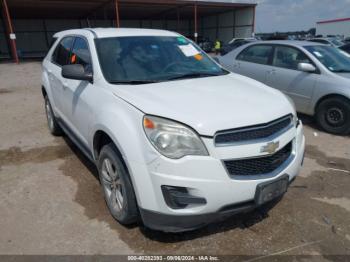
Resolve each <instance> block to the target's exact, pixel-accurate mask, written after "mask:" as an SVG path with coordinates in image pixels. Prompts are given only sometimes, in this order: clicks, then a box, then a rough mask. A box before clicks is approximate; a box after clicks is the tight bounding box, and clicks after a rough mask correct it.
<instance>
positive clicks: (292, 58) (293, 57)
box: [272, 46, 311, 70]
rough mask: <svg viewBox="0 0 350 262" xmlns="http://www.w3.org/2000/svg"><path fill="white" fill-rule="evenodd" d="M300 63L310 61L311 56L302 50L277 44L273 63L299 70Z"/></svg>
mask: <svg viewBox="0 0 350 262" xmlns="http://www.w3.org/2000/svg"><path fill="white" fill-rule="evenodd" d="M299 63H309V64H311V61H310V60H309V58H308V57H307V56H306V55H305V54H304V53H303V52H302V51H300V50H298V49H296V48H293V47H288V46H276V48H275V53H274V56H273V61H272V65H273V66H276V67H282V68H286V69H293V70H298V64H299Z"/></svg>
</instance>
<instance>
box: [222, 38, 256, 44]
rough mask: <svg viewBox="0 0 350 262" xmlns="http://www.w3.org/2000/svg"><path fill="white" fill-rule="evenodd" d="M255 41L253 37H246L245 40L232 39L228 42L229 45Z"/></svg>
mask: <svg viewBox="0 0 350 262" xmlns="http://www.w3.org/2000/svg"><path fill="white" fill-rule="evenodd" d="M254 40H256V39H255V38H254V37H246V38H233V39H232V40H231V41H229V42H228V43H229V44H233V43H235V42H240V41H254Z"/></svg>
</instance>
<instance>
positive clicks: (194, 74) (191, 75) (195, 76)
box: [166, 72, 223, 80]
mask: <svg viewBox="0 0 350 262" xmlns="http://www.w3.org/2000/svg"><path fill="white" fill-rule="evenodd" d="M221 75H223V73H204V72H202V73H188V74H183V75H177V76H173V77H169V78H167V79H166V80H178V79H187V78H199V77H209V76H221Z"/></svg>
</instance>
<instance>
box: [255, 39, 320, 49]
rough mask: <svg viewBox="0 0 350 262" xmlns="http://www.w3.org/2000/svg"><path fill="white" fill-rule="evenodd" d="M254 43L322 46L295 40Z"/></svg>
mask: <svg viewBox="0 0 350 262" xmlns="http://www.w3.org/2000/svg"><path fill="white" fill-rule="evenodd" d="M256 43H268V44H280V45H283V44H284V45H293V46H299V47H303V46H316V45H322V46H323V44H321V43H315V42H310V41H297V40H270V41H258V42H254V44H256Z"/></svg>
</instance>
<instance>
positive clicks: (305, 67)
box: [298, 63, 316, 73]
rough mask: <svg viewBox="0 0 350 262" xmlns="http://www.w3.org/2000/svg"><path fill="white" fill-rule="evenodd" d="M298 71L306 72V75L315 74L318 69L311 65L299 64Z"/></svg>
mask: <svg viewBox="0 0 350 262" xmlns="http://www.w3.org/2000/svg"><path fill="white" fill-rule="evenodd" d="M298 70H300V71H303V72H306V73H314V72H316V67H314V66H313V65H312V64H309V63H299V64H298Z"/></svg>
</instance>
